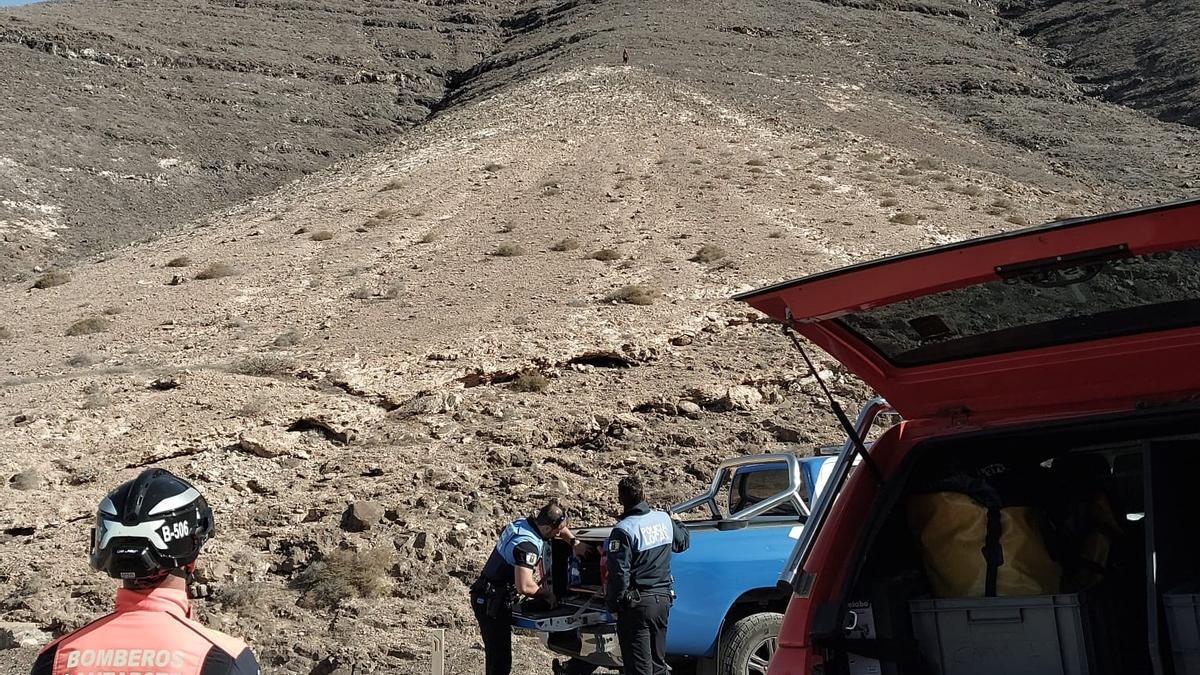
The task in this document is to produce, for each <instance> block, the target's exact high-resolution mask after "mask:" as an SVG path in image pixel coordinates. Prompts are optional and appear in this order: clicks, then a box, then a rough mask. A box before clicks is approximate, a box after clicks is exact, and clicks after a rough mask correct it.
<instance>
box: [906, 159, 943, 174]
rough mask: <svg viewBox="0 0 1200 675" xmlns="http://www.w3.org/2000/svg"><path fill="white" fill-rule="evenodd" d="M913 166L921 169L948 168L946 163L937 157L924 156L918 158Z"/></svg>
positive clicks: (936, 169)
mask: <svg viewBox="0 0 1200 675" xmlns="http://www.w3.org/2000/svg"><path fill="white" fill-rule="evenodd" d="M913 166H915V167H917V168H918V169H920V170H921V171H941V170H943V169H945V168H946V163H945V162H943V161H942V160H940V159H938V158H937V157H922V158H921V159H918V160H917V161H916V162H915V163H914V164H913Z"/></svg>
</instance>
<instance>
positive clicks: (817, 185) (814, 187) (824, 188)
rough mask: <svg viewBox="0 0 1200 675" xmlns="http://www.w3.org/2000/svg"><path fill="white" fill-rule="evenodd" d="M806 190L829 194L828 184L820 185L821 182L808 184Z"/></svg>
mask: <svg viewBox="0 0 1200 675" xmlns="http://www.w3.org/2000/svg"><path fill="white" fill-rule="evenodd" d="M808 189H809V190H812V191H813V192H829V190H830V187H829V183H822V182H821V181H813V182H811V183H809V184H808Z"/></svg>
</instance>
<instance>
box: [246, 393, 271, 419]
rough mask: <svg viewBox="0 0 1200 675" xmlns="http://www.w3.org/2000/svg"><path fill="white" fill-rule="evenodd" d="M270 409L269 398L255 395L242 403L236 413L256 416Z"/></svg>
mask: <svg viewBox="0 0 1200 675" xmlns="http://www.w3.org/2000/svg"><path fill="white" fill-rule="evenodd" d="M270 409H271V399H269V398H267V397H265V396H257V397H255V398H252V399H250V400H249V401H246V402H245V403H243V404H242V407H241V408H239V409H238V415H239V416H241V417H258V416H259V415H262V414H263V413H265V412H267V411H268V410H270Z"/></svg>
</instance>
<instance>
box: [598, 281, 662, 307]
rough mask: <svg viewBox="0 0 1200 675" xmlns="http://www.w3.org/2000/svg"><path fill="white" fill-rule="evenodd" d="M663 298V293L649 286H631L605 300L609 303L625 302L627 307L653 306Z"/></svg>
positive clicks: (613, 293) (611, 294) (610, 294)
mask: <svg viewBox="0 0 1200 675" xmlns="http://www.w3.org/2000/svg"><path fill="white" fill-rule="evenodd" d="M660 296H662V291H660V290H659V289H658V288H656V287H654V286H650V285H648V284H630V285H628V286H622V287H621V288H619V289H617V290H615V291H613V292H612V293H609V294H608V296H607V297H606V298H605V299H606V300H607V301H609V302H623V303H625V304H627V305H651V304H654V301H655V300H657V299H658V298H659V297H660Z"/></svg>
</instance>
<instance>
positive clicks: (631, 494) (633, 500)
mask: <svg viewBox="0 0 1200 675" xmlns="http://www.w3.org/2000/svg"><path fill="white" fill-rule="evenodd" d="M617 499H618V500H620V502H621V506H623V507H625V508H627V509H628V508H633V507H634V506H637V505H638V504H641V503H642V502H644V501H646V493H645V491H644V490H643V489H642V481H641V480H639V479H638V477H637V476H625V477H624V478H622V479H621V480H619V481H617Z"/></svg>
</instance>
